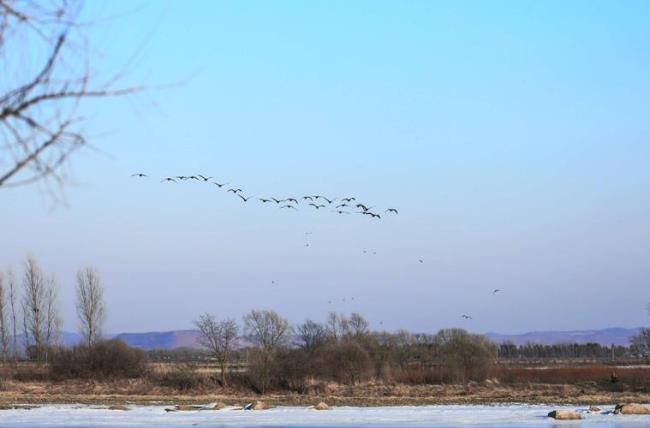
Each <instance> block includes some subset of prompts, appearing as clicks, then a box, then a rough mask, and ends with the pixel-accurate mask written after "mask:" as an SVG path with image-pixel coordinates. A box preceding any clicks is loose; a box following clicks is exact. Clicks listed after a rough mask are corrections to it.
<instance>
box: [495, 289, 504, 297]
mask: <svg viewBox="0 0 650 428" xmlns="http://www.w3.org/2000/svg"><path fill="white" fill-rule="evenodd" d="M501 291H503V290H501V289H500V288H495V289H494V291H492V295H493V296H494V295H495V294H497V293H500V292H501Z"/></svg>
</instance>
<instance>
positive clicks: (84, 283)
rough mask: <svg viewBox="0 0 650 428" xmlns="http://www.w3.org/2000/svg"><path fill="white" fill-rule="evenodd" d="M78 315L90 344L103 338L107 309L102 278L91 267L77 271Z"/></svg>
mask: <svg viewBox="0 0 650 428" xmlns="http://www.w3.org/2000/svg"><path fill="white" fill-rule="evenodd" d="M77 317H78V318H79V331H80V332H81V335H82V336H83V338H84V341H85V342H86V344H87V345H88V346H92V345H94V344H95V343H96V342H97V340H99V339H101V336H102V326H103V323H104V320H105V318H106V310H105V304H104V287H103V285H102V281H101V278H100V276H99V273H98V272H97V271H96V270H95V269H93V268H91V267H86V268H84V269H81V270H79V271H78V272H77Z"/></svg>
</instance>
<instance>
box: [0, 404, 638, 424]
mask: <svg viewBox="0 0 650 428" xmlns="http://www.w3.org/2000/svg"><path fill="white" fill-rule="evenodd" d="M130 407H131V410H129V411H117V410H108V409H107V408H105V407H100V406H86V405H48V406H42V407H39V408H35V409H31V410H24V409H13V410H2V411H0V426H2V427H46V426H52V427H88V426H98V427H101V426H121V427H131V426H133V427H135V426H138V427H142V426H152V427H153V426H167V427H179V426H194V425H196V426H208V425H209V426H213V427H215V426H216V427H220V426H224V427H261V426H264V427H270V426H276V427H278V426H282V427H319V426H320V427H324V426H327V427H352V426H356V427H397V426H400V427H404V426H419V427H449V426H461V425H463V426H468V425H469V426H481V427H528V426H549V427H550V426H553V427H557V426H567V427H572V426H579V427H625V428H627V427H650V415H648V416H627V415H612V414H609V415H608V414H587V413H586V408H584V407H582V408H581V407H576V406H548V405H524V404H522V405H517V404H513V405H495V406H485V405H481V406H471V405H468V406H417V407H409V406H400V407H363V408H360V407H334V408H332V409H331V410H326V411H316V410H312V409H307V408H305V407H276V408H273V409H269V410H262V411H242V410H234V409H233V408H228V407H227V408H225V409H223V410H218V411H214V410H213V411H198V410H197V411H180V412H169V413H168V412H165V406H130ZM600 407H601V409H603V410H611V409H612V406H600ZM554 409H569V410H579V411H581V412H584V417H585V419H584V420H582V421H570V422H560V421H553V420H551V419H549V418H547V417H546V415H547V413H548V412H549V411H551V410H554Z"/></svg>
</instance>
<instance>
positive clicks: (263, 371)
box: [244, 310, 291, 393]
mask: <svg viewBox="0 0 650 428" xmlns="http://www.w3.org/2000/svg"><path fill="white" fill-rule="evenodd" d="M290 331H291V330H290V327H289V322H288V321H287V320H285V319H284V318H282V317H280V315H278V314H277V313H275V312H273V311H261V310H252V311H250V312H249V313H248V314H247V315H245V316H244V332H245V334H246V335H248V336H249V337H250V338H251V339H252V340H253V342H255V344H256V345H258V347H259V348H258V349H257V350H255V352H254V353H253V355H252V357H253V358H252V362H251V363H250V364H249V368H248V370H249V374H252V376H253V378H254V379H252V380H253V381H254V382H255V383H256V384H257V388H258V389H259V391H260V392H262V393H263V392H264V391H265V390H266V389H267V388H268V386H269V384H270V382H271V370H272V365H273V362H274V357H275V353H276V352H277V351H278V350H279V349H281V347H282V346H283V345H285V344H286V343H287V341H288V336H289V332H290Z"/></svg>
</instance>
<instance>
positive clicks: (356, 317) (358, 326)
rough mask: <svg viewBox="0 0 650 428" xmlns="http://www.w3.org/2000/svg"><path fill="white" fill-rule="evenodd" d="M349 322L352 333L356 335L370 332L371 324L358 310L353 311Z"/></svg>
mask: <svg viewBox="0 0 650 428" xmlns="http://www.w3.org/2000/svg"><path fill="white" fill-rule="evenodd" d="M347 324H348V326H349V329H350V333H352V335H354V336H357V337H358V336H362V335H365V334H368V331H369V330H368V327H369V326H370V324H369V323H368V321H366V319H365V318H364V317H362V316H361V314H359V313H358V312H352V313H351V314H350V319H349V320H348V323H347Z"/></svg>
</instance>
